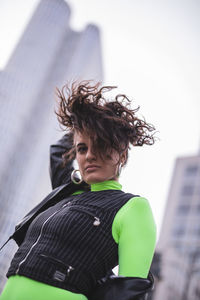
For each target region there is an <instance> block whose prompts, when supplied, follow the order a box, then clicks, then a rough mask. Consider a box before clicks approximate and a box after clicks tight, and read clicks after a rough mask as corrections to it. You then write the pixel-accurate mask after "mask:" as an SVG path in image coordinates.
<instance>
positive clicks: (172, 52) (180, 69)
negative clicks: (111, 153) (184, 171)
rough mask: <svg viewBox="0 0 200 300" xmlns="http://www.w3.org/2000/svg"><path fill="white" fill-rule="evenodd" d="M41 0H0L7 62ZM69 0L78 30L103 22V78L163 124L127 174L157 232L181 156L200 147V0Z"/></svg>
mask: <svg viewBox="0 0 200 300" xmlns="http://www.w3.org/2000/svg"><path fill="white" fill-rule="evenodd" d="M52 1H56V0H52ZM38 2H39V1H38V0H1V2H0V68H1V69H3V68H4V66H5V64H6V61H7V60H8V58H9V56H10V55H11V53H12V51H13V49H14V46H15V44H16V42H17V41H18V39H19V38H20V35H21V34H22V32H23V30H24V26H25V25H26V24H27V22H28V19H29V18H30V16H31V14H32V13H33V10H34V8H35V7H36V5H37V3H38ZM67 2H68V4H69V5H70V7H71V22H70V23H71V27H72V28H73V29H74V30H77V31H81V30H83V29H84V27H85V26H86V25H87V24H88V23H94V24H96V25H97V26H99V28H100V30H101V43H102V55H103V69H104V83H105V84H106V85H117V86H118V90H116V93H125V94H127V95H128V96H129V97H130V99H132V107H133V108H135V107H137V106H138V105H139V106H140V110H139V112H138V113H139V115H140V116H144V117H145V119H146V121H147V122H149V123H151V124H153V125H154V126H155V127H156V129H157V130H158V131H159V133H158V134H157V136H158V137H159V138H160V140H158V141H157V142H156V143H155V145H153V146H143V147H135V149H133V150H132V151H131V154H130V158H129V163H128V165H127V167H126V168H125V169H124V171H122V176H121V183H122V185H123V188H124V190H125V191H127V192H132V193H133V194H134V193H135V194H140V195H141V196H144V197H146V198H147V199H148V200H149V202H150V204H151V207H152V210H153V213H154V217H155V221H156V224H157V228H158V234H159V232H160V229H161V224H162V223H161V222H162V217H163V213H164V209H165V203H166V200H167V195H168V190H169V187H170V180H171V177H172V172H173V167H174V163H175V159H176V158H177V157H180V156H181V157H182V156H192V155H197V154H198V152H199V148H200V121H199V111H200V99H199V98H200V84H199V79H200V56H199V53H200V38H199V37H200V34H199V33H200V17H199V16H200V1H198V0H186V1H185V0H165V1H162V0H151V1H150V0H109V1H108V0H101V1H100V0H84V1H83V0H70V1H67Z"/></svg>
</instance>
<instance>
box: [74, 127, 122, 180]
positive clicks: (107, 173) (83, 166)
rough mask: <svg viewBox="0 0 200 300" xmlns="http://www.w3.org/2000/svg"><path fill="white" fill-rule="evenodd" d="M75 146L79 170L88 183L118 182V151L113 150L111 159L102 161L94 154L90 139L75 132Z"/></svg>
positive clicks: (106, 158)
mask: <svg viewBox="0 0 200 300" xmlns="http://www.w3.org/2000/svg"><path fill="white" fill-rule="evenodd" d="M74 144H75V149H76V159H77V162H78V165H79V170H80V173H81V176H82V178H83V180H84V181H85V182H86V183H88V184H91V183H97V182H102V181H105V180H117V177H118V175H117V174H118V168H119V163H118V161H119V154H118V153H117V152H116V151H114V150H113V151H112V153H111V155H110V156H109V157H105V158H104V160H102V159H101V158H100V156H99V155H98V154H97V153H93V147H92V140H91V139H90V137H89V136H88V135H87V134H84V133H80V132H75V134H74Z"/></svg>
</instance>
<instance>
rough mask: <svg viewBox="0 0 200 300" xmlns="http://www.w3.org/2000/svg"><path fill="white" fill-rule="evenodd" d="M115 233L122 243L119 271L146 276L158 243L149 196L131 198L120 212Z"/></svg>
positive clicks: (126, 274) (115, 224)
mask: <svg viewBox="0 0 200 300" xmlns="http://www.w3.org/2000/svg"><path fill="white" fill-rule="evenodd" d="M112 234H113V238H114V239H115V241H116V243H118V245H119V246H118V247H119V250H118V251H119V275H121V276H134V277H140V278H147V275H148V273H149V269H150V266H151V262H152V258H153V254H154V251H155V245H156V225H155V221H154V218H153V214H152V210H151V207H150V205H149V202H148V201H147V199H145V198H143V197H134V198H132V199H130V200H129V201H128V202H127V203H126V204H125V205H124V206H123V207H122V208H121V209H120V210H119V211H118V212H117V214H116V216H115V219H114V221H113V227H112Z"/></svg>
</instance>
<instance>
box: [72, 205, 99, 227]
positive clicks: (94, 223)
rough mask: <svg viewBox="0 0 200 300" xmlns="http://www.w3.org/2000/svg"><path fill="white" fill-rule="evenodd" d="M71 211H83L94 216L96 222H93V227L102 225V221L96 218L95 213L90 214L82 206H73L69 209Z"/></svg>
mask: <svg viewBox="0 0 200 300" xmlns="http://www.w3.org/2000/svg"><path fill="white" fill-rule="evenodd" d="M69 210H76V211H83V212H84V213H86V214H88V215H89V216H92V217H93V218H94V222H93V225H94V226H99V225H100V224H101V222H100V219H99V218H98V217H96V216H95V215H94V214H93V213H91V212H89V211H88V210H86V209H84V208H82V207H81V206H79V205H74V206H71V207H70V208H69Z"/></svg>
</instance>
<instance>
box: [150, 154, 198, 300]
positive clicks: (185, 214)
mask: <svg viewBox="0 0 200 300" xmlns="http://www.w3.org/2000/svg"><path fill="white" fill-rule="evenodd" d="M157 251H159V252H160V253H161V255H162V263H161V280H160V281H159V283H157V286H156V291H155V293H154V298H153V299H154V300H160V299H162V300H174V299H176V300H199V299H200V154H199V155H196V156H190V157H181V158H178V159H177V160H176V163H175V167H174V172H173V176H172V181H171V186H170V191H169V195H168V200H167V202H166V208H165V214H164V218H163V224H162V229H161V233H160V239H159V241H158V246H157Z"/></svg>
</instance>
